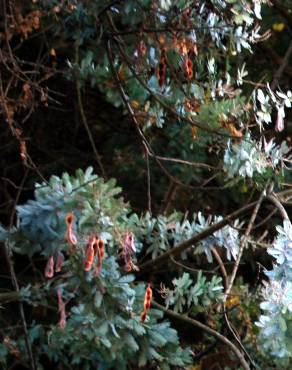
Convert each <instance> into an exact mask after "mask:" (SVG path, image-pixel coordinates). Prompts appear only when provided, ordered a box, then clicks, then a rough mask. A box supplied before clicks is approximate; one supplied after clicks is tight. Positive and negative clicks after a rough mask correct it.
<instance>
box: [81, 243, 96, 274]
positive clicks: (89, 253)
mask: <svg viewBox="0 0 292 370" xmlns="http://www.w3.org/2000/svg"><path fill="white" fill-rule="evenodd" d="M95 241H96V239H95V236H92V237H90V238H89V240H88V243H87V245H86V250H85V261H84V270H85V271H89V270H90V269H91V267H92V264H93V261H94V248H93V245H94V243H95Z"/></svg>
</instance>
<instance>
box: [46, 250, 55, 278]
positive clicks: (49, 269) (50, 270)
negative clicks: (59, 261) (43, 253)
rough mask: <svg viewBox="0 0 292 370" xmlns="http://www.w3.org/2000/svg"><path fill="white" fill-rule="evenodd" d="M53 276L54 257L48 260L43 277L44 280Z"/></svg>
mask: <svg viewBox="0 0 292 370" xmlns="http://www.w3.org/2000/svg"><path fill="white" fill-rule="evenodd" d="M53 276H54V257H53V256H51V257H50V258H49V259H48V262H47V264H46V268H45V277H46V278H49V279H50V278H52V277H53Z"/></svg>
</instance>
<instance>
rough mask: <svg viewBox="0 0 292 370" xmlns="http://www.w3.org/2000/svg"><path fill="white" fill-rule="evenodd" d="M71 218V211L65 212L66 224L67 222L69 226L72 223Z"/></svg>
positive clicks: (72, 216) (72, 218)
mask: <svg viewBox="0 0 292 370" xmlns="http://www.w3.org/2000/svg"><path fill="white" fill-rule="evenodd" d="M73 220H74V215H73V213H72V212H70V213H67V215H66V224H67V226H71V225H72V223H73Z"/></svg>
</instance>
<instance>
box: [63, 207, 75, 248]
mask: <svg viewBox="0 0 292 370" xmlns="http://www.w3.org/2000/svg"><path fill="white" fill-rule="evenodd" d="M73 220H74V215H73V213H72V212H70V213H68V214H67V215H66V218H65V221H66V225H67V230H66V234H65V239H66V240H67V242H68V243H69V244H70V245H71V246H75V245H76V244H77V238H76V236H75V234H74V231H73Z"/></svg>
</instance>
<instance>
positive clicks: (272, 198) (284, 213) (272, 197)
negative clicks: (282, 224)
mask: <svg viewBox="0 0 292 370" xmlns="http://www.w3.org/2000/svg"><path fill="white" fill-rule="evenodd" d="M267 199H268V200H269V201H271V202H272V203H273V204H274V206H275V207H276V208H277V209H278V211H279V212H280V214H281V216H282V218H283V220H288V221H289V220H290V219H289V216H288V213H287V211H286V209H285V208H284V207H283V205H282V203H281V202H280V201H279V199H278V198H277V197H276V196H275V194H271V195H268V196H267Z"/></svg>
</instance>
